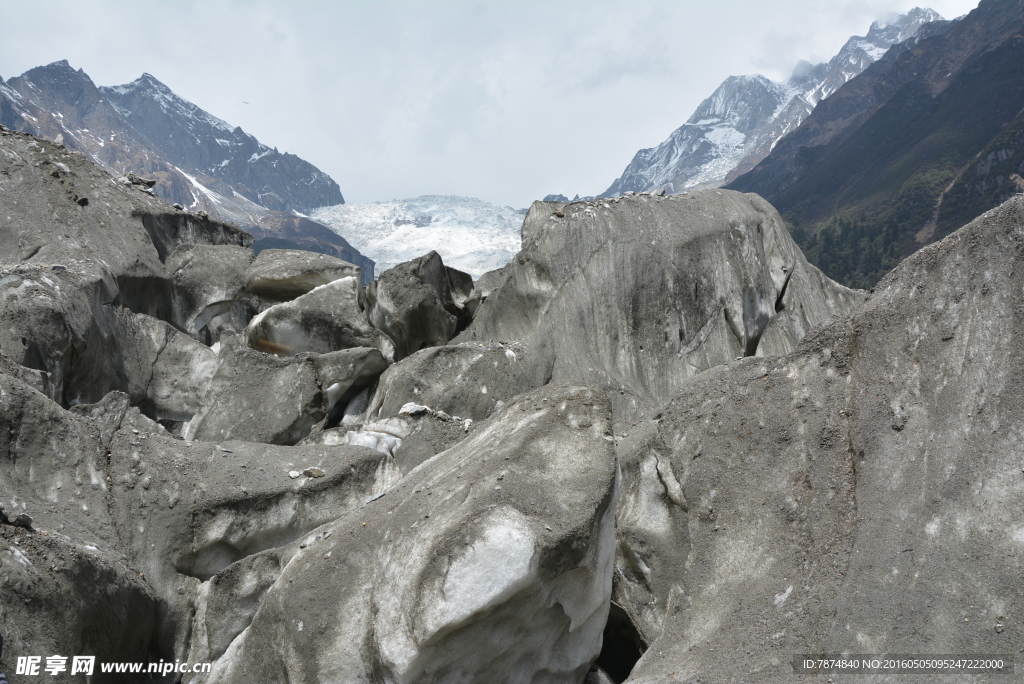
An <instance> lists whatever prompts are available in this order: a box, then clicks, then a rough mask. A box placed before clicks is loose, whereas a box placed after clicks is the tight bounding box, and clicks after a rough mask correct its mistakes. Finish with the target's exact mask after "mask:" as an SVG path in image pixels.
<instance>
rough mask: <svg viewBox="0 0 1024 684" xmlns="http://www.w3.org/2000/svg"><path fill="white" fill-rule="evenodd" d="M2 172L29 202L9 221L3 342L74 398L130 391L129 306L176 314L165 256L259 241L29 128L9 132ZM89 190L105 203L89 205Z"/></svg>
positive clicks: (2, 138) (2, 232)
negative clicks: (125, 322) (152, 194)
mask: <svg viewBox="0 0 1024 684" xmlns="http://www.w3.org/2000/svg"><path fill="white" fill-rule="evenodd" d="M64 168H67V169H68V170H67V171H64ZM54 169H57V170H56V171H54ZM0 179H3V180H0V189H2V192H3V194H4V196H5V198H7V200H9V201H10V205H9V206H10V207H17V211H10V210H9V213H10V214H11V218H10V220H5V221H3V222H2V223H0V264H3V266H2V267H0V283H2V284H0V321H2V322H3V325H0V348H2V350H3V352H4V353H5V354H7V355H8V356H9V357H10V358H11V360H12V361H14V362H15V363H17V364H20V365H22V366H25V367H27V368H32V369H35V370H39V371H42V372H43V373H45V374H46V394H47V395H48V396H50V397H51V398H53V399H54V400H56V401H58V402H60V403H62V404H64V405H71V404H74V403H92V402H95V401H98V400H99V399H100V398H102V397H103V396H104V395H105V394H107V392H109V391H112V390H118V389H120V390H123V389H126V385H125V382H126V381H125V377H124V373H123V369H122V361H123V358H122V352H123V350H122V348H121V344H120V341H119V340H118V339H117V337H116V334H115V327H116V320H115V312H116V310H117V308H118V307H119V306H126V307H128V308H129V309H132V310H133V311H137V312H138V311H150V310H151V309H152V310H154V311H156V310H159V311H156V312H157V313H158V317H161V318H164V319H165V320H168V319H169V318H170V316H169V311H170V304H169V303H168V301H167V298H168V297H169V287H168V284H167V274H166V271H165V266H164V264H163V262H162V259H165V258H166V257H167V256H168V255H169V254H170V252H171V251H172V250H173V249H174V248H175V247H176V246H178V245H180V244H182V242H184V241H187V240H191V241H195V242H203V243H207V244H234V245H243V244H245V243H246V241H248V242H250V243H251V240H252V238H251V236H249V235H248V234H246V233H243V232H242V231H239V230H238V229H236V228H234V227H228V226H224V225H223V224H215V223H212V222H204V221H200V220H198V219H194V218H184V217H183V216H181V215H178V214H176V213H175V212H174V211H173V210H171V209H170V208H169V207H167V205H165V204H163V202H160V201H159V200H155V199H152V198H147V197H145V196H142V195H140V194H139V193H137V192H134V191H131V190H128V189H126V188H124V186H122V185H121V184H119V183H117V182H116V181H115V180H114V179H113V178H111V177H110V176H109V175H108V174H106V173H105V172H103V171H100V170H99V169H98V168H96V167H95V166H94V165H93V164H91V163H90V162H88V161H86V160H85V159H83V158H82V157H81V156H79V155H75V154H70V153H68V152H67V151H66V150H64V149H63V148H60V147H58V146H55V145H54V144H52V143H49V142H46V141H43V140H36V139H33V138H32V137H31V136H28V135H22V134H13V133H9V132H4V133H3V134H2V135H0ZM79 193H81V194H88V195H89V196H91V197H92V198H93V199H94V200H97V201H94V202H92V203H91V204H89V205H87V206H81V205H80V204H78V203H77V202H76V201H75V200H74V198H75V197H77V196H78V195H79ZM7 200H5V201H7ZM154 295H157V296H156V297H155V298H154Z"/></svg>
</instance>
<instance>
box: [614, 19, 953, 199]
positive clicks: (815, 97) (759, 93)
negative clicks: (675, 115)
mask: <svg viewBox="0 0 1024 684" xmlns="http://www.w3.org/2000/svg"><path fill="white" fill-rule="evenodd" d="M948 24H949V22H944V21H942V17H941V16H939V14H937V13H936V12H934V11H933V10H930V9H921V8H915V9H913V10H911V11H910V12H908V13H907V14H905V15H898V16H894V17H892V18H890V19H889V20H888V21H876V22H874V23H873V24H872V25H871V28H870V30H869V31H868V33H867V35H866V36H853V37H851V38H850V39H849V40H848V41H847V42H846V44H845V45H844V46H843V48H842V49H841V50H840V51H839V53H838V54H836V56H835V57H833V58H832V59H831V60H830V61H829V62H828V63H824V64H818V65H814V66H812V65H811V64H808V63H807V62H802V63H801V64H800V65H798V66H797V68H796V69H795V70H794V72H793V76H792V78H790V80H789V81H788V82H787V83H776V82H774V81H771V80H769V79H767V78H765V77H764V76H761V75H753V76H730V77H729V78H727V79H726V80H725V81H724V82H723V83H722V85H720V86H719V87H718V88H717V89H716V90H715V92H714V93H713V94H712V95H711V97H709V98H708V99H706V100H704V102H702V103H701V104H700V106H699V107H698V108H697V110H696V111H695V112H694V113H693V115H692V116H691V117H690V118H689V119H688V120H687V122H686V123H685V124H683V125H682V126H681V127H679V128H678V129H676V130H675V131H674V132H673V133H672V134H671V135H670V136H669V138H668V139H667V140H666V141H665V142H663V143H661V144H660V145H658V146H657V147H654V148H649V149H644V150H640V151H639V152H637V153H636V156H634V157H633V160H632V161H631V162H630V164H629V166H628V167H626V170H625V171H624V172H623V174H622V176H620V177H619V178H617V179H616V180H615V182H614V183H612V185H611V187H609V188H608V190H606V191H605V192H604V193H603V195H602V196H606V197H613V196H617V195H621V194H623V193H624V192H627V191H634V192H643V191H649V190H653V189H655V188H658V187H665V188H666V189H667V190H669V191H670V192H681V191H683V190H685V189H689V188H697V187H717V186H719V185H722V184H723V183H727V182H729V181H731V180H732V179H734V178H736V177H737V176H739V175H741V174H742V173H744V172H746V171H748V170H750V169H751V168H753V167H754V165H756V164H757V163H758V162H759V161H760V160H761V159H763V158H764V157H765V155H767V154H768V153H769V152H770V151H771V149H772V146H773V145H774V144H775V143H776V142H777V141H778V140H779V139H780V138H782V137H783V136H785V135H786V134H787V133H789V132H790V131H792V130H794V129H795V128H796V127H797V126H798V125H799V124H800V122H801V121H803V120H804V119H805V118H806V117H807V115H808V114H810V112H811V111H812V110H813V109H814V107H815V105H817V103H818V102H820V101H821V100H823V99H824V98H826V97H828V96H829V95H831V94H832V93H833V92H835V91H836V90H837V89H838V88H839V87H840V86H842V85H843V84H844V83H846V82H847V81H849V80H850V79H851V78H853V77H854V76H856V75H857V74H859V73H861V72H862V71H863V70H864V69H865V68H867V67H868V66H869V65H870V64H873V63H874V62H875V61H877V60H878V59H879V58H881V57H882V55H884V54H885V53H886V51H887V50H888V49H889V48H890V47H891V46H892V45H894V44H897V43H902V42H904V41H907V40H909V39H911V38H913V37H914V36H915V35H917V34H918V33H919V32H920V31H921V30H922V28H923V27H927V28H925V31H926V32H935V31H938V30H943V29H944V28H947V27H948Z"/></svg>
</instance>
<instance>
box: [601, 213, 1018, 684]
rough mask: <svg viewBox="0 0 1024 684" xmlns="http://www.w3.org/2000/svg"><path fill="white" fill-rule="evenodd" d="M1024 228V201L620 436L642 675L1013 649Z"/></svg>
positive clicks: (625, 553)
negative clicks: (811, 656)
mask: <svg viewBox="0 0 1024 684" xmlns="http://www.w3.org/2000/svg"><path fill="white" fill-rule="evenodd" d="M1021 226H1024V198H1018V199H1014V200H1011V201H1009V202H1007V203H1006V204H1004V205H1003V206H1002V207H1001V208H999V209H996V210H994V211H992V212H989V213H988V214H985V215H984V216H982V217H980V218H979V219H977V220H975V221H974V222H972V223H971V224H969V225H968V226H966V227H965V228H963V229H961V230H960V231H958V232H957V233H955V234H953V235H952V236H950V237H949V238H946V239H945V240H943V241H941V242H939V243H936V244H934V245H932V246H930V247H926V248H924V249H922V250H921V251H920V252H918V253H916V254H915V255H913V256H911V257H909V258H908V259H907V260H906V261H904V262H903V263H902V264H901V265H900V266H899V267H898V268H897V269H895V270H894V271H893V272H892V273H891V274H890V275H889V276H887V277H886V278H885V279H884V280H883V281H882V282H881V283H879V285H878V286H877V287H876V288H875V290H874V292H873V294H872V295H871V297H870V299H869V300H868V301H867V302H866V304H865V305H864V306H863V307H862V308H860V309H858V310H857V311H856V312H855V313H854V314H853V315H852V316H850V317H848V318H846V319H845V320H842V321H838V322H836V323H833V324H832V325H830V326H828V327H826V328H825V329H823V330H820V331H818V332H817V333H814V334H812V335H810V336H809V337H808V338H807V339H806V340H804V342H803V343H802V344H801V345H800V347H799V349H798V350H797V351H796V352H795V353H793V354H791V355H789V356H786V357H782V358H772V359H748V360H744V361H743V362H740V363H736V364H732V365H729V366H726V367H721V368H718V369H715V370H713V371H711V372H709V373H706V374H704V375H702V376H699V377H698V378H696V379H694V381H693V382H692V383H691V384H690V386H689V387H688V389H687V391H686V392H685V393H683V394H681V395H680V396H678V397H677V398H676V399H674V400H673V401H672V402H670V403H669V404H668V405H666V406H665V407H663V408H662V409H661V410H660V411H659V413H658V414H657V418H656V419H653V420H650V421H646V422H645V423H644V424H642V425H640V426H637V428H635V429H634V430H632V431H630V434H629V435H628V436H627V437H626V438H625V439H623V440H621V441H620V443H619V446H618V452H619V454H620V458H621V459H622V460H623V471H624V493H623V497H622V500H621V503H620V506H619V513H618V520H619V544H620V551H621V554H620V559H619V560H618V561H617V562H618V566H617V569H616V574H617V581H616V595H615V600H616V602H618V603H620V604H621V605H622V606H623V607H624V608H626V609H627V611H628V612H629V613H630V615H631V616H632V617H633V618H634V620H635V621H636V624H637V626H638V627H639V628H640V631H641V632H642V633H643V634H644V635H645V636H646V637H647V638H649V639H650V638H654V637H656V640H655V641H654V643H652V644H651V647H650V648H649V650H648V651H647V653H646V654H645V655H644V657H643V658H642V659H641V660H640V663H639V664H638V666H637V668H636V669H635V670H634V671H633V674H632V675H631V677H630V679H629V681H630V682H638V683H639V682H644V683H646V682H662V681H666V678H667V677H670V676H671V677H675V678H679V679H681V680H686V681H690V680H698V679H713V678H716V677H718V676H719V675H720V673H721V672H723V668H725V669H726V670H727V671H729V672H744V673H748V676H746V678H745V681H777V680H778V679H780V678H782V679H787V678H788V677H792V676H793V675H792V669H791V666H790V664H789V662H788V659H786V658H780V657H779V653H780V652H784V653H802V652H805V651H807V652H823V653H852V652H855V651H858V652H860V651H867V652H872V653H882V652H886V653H903V652H912V651H914V652H916V651H919V650H922V649H923V648H924V647H925V646H924V645H928V647H929V648H933V649H938V650H940V651H941V652H949V653H1003V652H1006V653H1009V652H1011V651H1012V650H1013V649H1014V648H1015V647H1014V646H1013V641H1012V638H1010V637H1008V634H1009V631H1008V630H1007V631H1005V632H1002V633H1000V632H997V631H996V630H994V629H993V628H992V627H991V625H992V624H995V623H996V622H1000V624H1008V623H1010V622H1011V621H1012V622H1018V621H1020V620H1021V619H1022V618H1024V615H1022V610H1024V608H1022V606H1021V604H1020V601H1019V596H1020V592H1019V588H1018V586H1017V585H1018V583H1017V580H1016V574H1017V573H1016V570H1015V569H1016V568H1019V567H1021V566H1022V564H1024V546H1022V543H1021V534H1020V530H1022V529H1024V512H1022V509H1021V507H1020V506H1016V505H1013V504H1012V503H1011V502H1012V501H1014V500H1016V499H1018V498H1019V494H1020V490H1021V487H1022V484H1021V483H1022V477H1021V450H1020V446H1019V441H1020V435H1019V430H1018V428H1017V427H1016V426H1018V425H1020V424H1022V418H1024V416H1022V407H1021V403H1020V401H1019V397H1018V394H1019V393H1018V391H1017V389H1016V388H1017V387H1018V386H1019V382H1020V380H1021V365H1020V363H1019V359H1020V357H1021V354H1022V351H1024V350H1022V348H1021V342H1020V341H1021V340H1022V339H1024V328H1022V319H1021V317H1020V315H1019V311H1020V309H1021V306H1022V305H1024V295H1022V294H1021V293H1022V292H1024V270H1022V269H1021V268H1020V263H1019V262H1020V259H1021V255H1022V254H1024V237H1022V234H1021ZM896 414H902V415H903V416H904V418H903V419H902V420H901V423H900V426H899V429H897V428H896V426H895V425H894V423H893V416H894V415H896ZM631 470H632V471H634V472H638V476H637V475H630V474H629V472H630V471H631ZM631 479H632V480H633V484H628V483H629V481H630V480H631ZM684 558H685V559H687V560H686V562H681V559H684ZM1008 568H1014V570H1009V571H1008ZM672 673H674V674H672Z"/></svg>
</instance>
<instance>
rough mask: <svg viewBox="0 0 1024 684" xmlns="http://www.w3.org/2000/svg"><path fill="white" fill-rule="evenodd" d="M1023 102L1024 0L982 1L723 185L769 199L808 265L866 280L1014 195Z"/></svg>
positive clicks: (851, 86)
mask: <svg viewBox="0 0 1024 684" xmlns="http://www.w3.org/2000/svg"><path fill="white" fill-rule="evenodd" d="M1022 108H1024V2H1022V1H1021V0H984V1H983V2H981V4H980V5H979V6H978V8H977V9H975V10H974V11H973V12H971V13H970V14H969V15H967V16H966V17H965V18H963V19H962V20H960V21H959V22H957V24H956V25H955V26H954V27H953V28H951V29H950V30H949V31H948V32H946V33H944V34H943V35H940V36H935V37H931V38H928V39H925V40H921V41H919V42H918V44H917V45H915V46H913V47H911V48H910V49H908V50H904V51H903V52H902V53H901V54H899V55H898V56H896V57H895V58H893V59H887V60H882V61H880V62H879V63H877V64H875V65H872V66H871V67H869V68H868V69H867V70H866V71H865V72H864V73H863V74H861V75H860V76H859V77H857V78H855V79H853V80H851V81H850V82H849V83H847V84H846V85H845V86H843V87H842V88H841V89H840V90H839V91H838V92H836V93H835V95H833V96H832V97H830V98H829V99H828V100H825V101H823V102H822V103H821V104H820V105H819V106H818V107H817V108H816V109H815V111H814V112H813V113H812V114H811V116H810V117H808V118H807V120H806V121H804V123H803V124H802V125H801V126H800V128H799V129H797V130H796V131H795V132H794V133H792V134H791V135H789V136H787V137H786V138H784V139H783V140H782V141H780V142H779V144H778V145H777V146H776V148H775V150H774V151H773V152H772V153H771V154H770V155H769V156H768V157H767V158H766V159H765V160H764V161H763V162H762V163H761V164H759V165H758V166H757V167H756V168H755V169H754V170H753V171H751V172H750V173H748V174H746V175H745V176H742V177H741V178H739V179H737V180H736V181H735V182H733V183H732V184H731V185H730V186H729V187H730V188H732V189H736V190H742V191H745V192H756V193H758V194H760V195H761V196H763V197H765V198H766V199H768V200H769V201H770V202H772V203H773V204H774V205H775V206H776V207H777V208H778V209H779V211H780V212H781V213H782V214H783V216H784V217H785V218H786V220H787V221H789V222H790V224H791V225H792V226H793V227H794V234H795V236H796V237H797V239H798V241H799V242H800V243H801V246H802V247H804V249H805V251H806V252H807V253H808V257H809V258H810V259H812V261H814V263H816V264H818V265H819V267H821V268H822V269H823V270H825V272H827V273H829V274H830V275H831V276H832V277H834V278H837V279H839V280H841V281H843V282H845V283H847V284H850V285H857V286H860V287H867V286H870V285H872V284H873V283H874V282H875V281H876V280H877V279H878V278H879V277H880V276H881V275H882V274H884V273H885V272H886V271H888V270H889V269H890V268H892V267H893V266H894V265H895V264H896V262H897V261H898V260H899V259H900V258H901V257H902V256H905V255H906V254H909V253H910V252H912V251H914V250H915V249H917V248H918V247H920V246H922V245H924V244H927V243H928V242H931V241H933V240H935V239H938V238H940V237H942V236H944V235H946V234H948V233H949V232H950V231H951V230H952V229H953V228H955V227H956V226H958V225H960V224H961V223H962V222H963V220H965V219H967V218H972V217H973V216H974V215H977V213H980V212H981V211H984V210H985V209H988V208H990V207H991V206H992V205H993V204H994V203H995V201H996V200H997V199H999V198H1000V197H1002V198H1003V199H1005V197H1006V196H1007V193H1010V192H1016V187H1017V186H1016V185H1015V181H1014V179H1013V178H1012V176H1011V174H1012V173H1018V174H1019V173H1020V170H1021V169H1018V167H1019V166H1020V164H1021V160H1020V156H1019V154H1018V153H1019V148H1020V142H1021V140H1020V137H1019V136H1018V135H1017V134H1018V133H1019V131H1020V129H1021V110H1022ZM1000 165H1003V166H1005V168H1003V166H1000ZM993 166H995V167H996V171H995V173H994V174H993V173H992V169H993ZM972 169H973V170H972ZM1000 171H1001V172H1000ZM989 176H991V178H989ZM979 179H980V181H979ZM979 182H980V183H981V187H980V188H979V187H978V184H979ZM972 186H973V190H972ZM1011 187H1012V188H1013V189H1012V190H1011ZM979 191H980V192H979ZM947 200H948V201H947ZM976 212H977V213H976Z"/></svg>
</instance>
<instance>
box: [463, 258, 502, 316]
mask: <svg viewBox="0 0 1024 684" xmlns="http://www.w3.org/2000/svg"><path fill="white" fill-rule="evenodd" d="M507 277H508V267H507V266H505V267H502V268H499V269H495V270H493V271H488V272H487V273H484V274H483V275H482V276H480V278H479V280H477V281H476V282H475V283H473V291H472V292H470V294H469V298H468V299H467V300H466V303H465V305H464V306H465V307H466V310H467V311H469V313H470V314H471V315H472V314H475V313H476V310H477V307H479V306H480V303H481V302H483V301H484V300H485V299H487V297H489V296H490V294H491V293H492V292H494V291H496V290H497V289H498V288H499V287H501V286H502V285H503V284H504V282H505V278H507Z"/></svg>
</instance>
